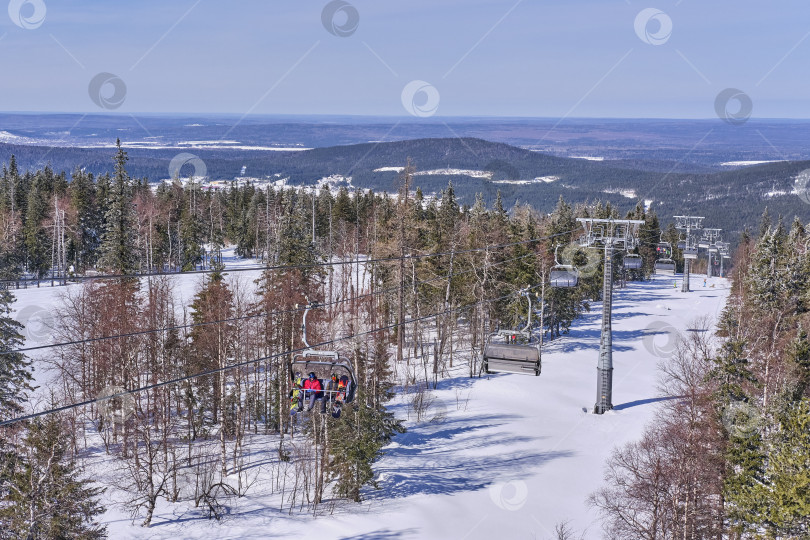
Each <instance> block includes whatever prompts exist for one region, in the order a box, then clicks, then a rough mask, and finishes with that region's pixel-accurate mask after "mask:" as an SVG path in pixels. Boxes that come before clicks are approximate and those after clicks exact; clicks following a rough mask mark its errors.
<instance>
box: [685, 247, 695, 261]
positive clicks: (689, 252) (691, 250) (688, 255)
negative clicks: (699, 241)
mask: <svg viewBox="0 0 810 540" xmlns="http://www.w3.org/2000/svg"><path fill="white" fill-rule="evenodd" d="M683 258H684V259H697V258H698V248H696V247H686V248H684V250H683Z"/></svg>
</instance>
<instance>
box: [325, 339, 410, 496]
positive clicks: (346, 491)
mask: <svg viewBox="0 0 810 540" xmlns="http://www.w3.org/2000/svg"><path fill="white" fill-rule="evenodd" d="M389 359H390V355H389V354H388V353H387V351H386V350H385V345H384V343H383V341H382V340H378V342H377V343H376V347H375V351H374V358H373V360H374V361H373V362H372V366H371V368H372V373H371V374H370V375H371V377H368V379H369V380H373V381H374V382H372V383H371V386H370V387H369V388H365V387H363V386H361V387H360V388H359V389H358V390H357V395H356V396H355V398H354V401H353V402H352V403H351V404H348V405H346V406H344V407H343V413H342V414H341V416H340V418H339V419H337V420H332V421H331V422H332V425H331V426H330V428H329V429H330V432H329V440H330V441H331V444H330V447H329V457H330V464H329V471H330V474H331V477H332V478H331V479H332V480H334V481H335V492H336V494H337V495H338V496H340V497H347V498H349V499H351V500H353V501H355V502H360V501H361V500H362V497H361V490H362V488H363V487H364V486H367V485H370V486H374V487H376V483H375V482H374V470H373V468H372V466H373V464H374V462H376V461H377V460H378V459H379V458H380V457H382V455H383V452H382V449H383V447H384V446H385V445H386V444H388V443H389V442H390V441H391V438H392V437H393V436H394V435H395V434H396V433H404V432H405V428H403V427H402V424H401V423H400V421H399V420H397V419H396V418H394V414H393V413H391V412H389V411H388V410H386V408H385V405H384V403H385V402H386V401H388V400H389V399H390V398H391V395H392V394H391V392H390V388H391V387H390V384H389V383H388V382H387V378H388V376H389V375H390V367H389ZM355 363H356V364H357V365H358V366H359V365H365V364H366V355H365V353H363V352H362V351H360V350H357V351H356V352H355Z"/></svg>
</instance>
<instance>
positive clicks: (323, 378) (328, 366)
mask: <svg viewBox="0 0 810 540" xmlns="http://www.w3.org/2000/svg"><path fill="white" fill-rule="evenodd" d="M297 307H299V306H297V305H296V308H297ZM318 307H319V306H318V303H317V302H310V301H309V299H308V298H307V304H306V307H305V309H304V316H303V321H302V323H301V332H302V339H303V341H304V346H305V347H306V349H304V350H303V351H301V352H299V353H298V354H295V355H294V356H293V359H292V362H291V363H290V366H289V368H290V376H291V377H293V378H295V375H296V374H300V376H301V377H303V378H306V377H307V374H309V373H315V377H316V378H317V379H318V380H319V381H320V383H321V388H322V389H323V390H322V391H320V392H318V394H317V395H316V396H315V399H316V400H318V399H329V400H330V401H332V402H336V399H335V398H336V397H338V396H337V393H338V392H337V390H326V386H327V383H328V382H329V381H330V379H331V377H332V375H333V374H336V375H337V376H338V378H339V379H342V378H343V377H346V379H347V380H348V383H347V384H346V390H345V397H343V399H342V401H343V402H344V403H351V402H352V401H353V400H354V396H355V393H356V391H357V376H356V375H355V373H354V369H353V368H352V363H351V362H350V361H349V360H348V359H347V358H345V357H343V356H341V355H340V353H338V352H337V351H320V350H316V349H313V348H312V346H311V345H310V344H309V342H308V341H307V314H308V313H309V310H311V309H316V308H318ZM327 394H335V395H327ZM335 407H336V408H337V410H335V408H333V412H332V414H333V416H339V414H340V408H339V405H337V404H336V406H335Z"/></svg>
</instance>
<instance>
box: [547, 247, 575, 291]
mask: <svg viewBox="0 0 810 540" xmlns="http://www.w3.org/2000/svg"><path fill="white" fill-rule="evenodd" d="M554 262H555V263H556V264H555V265H554V266H553V267H552V268H551V272H550V274H549V282H550V283H551V286H552V287H553V288H555V289H570V288H572V287H576V286H577V284H578V283H579V272H578V271H577V269H576V267H575V266H573V265H570V264H560V262H559V260H557V249H556V248H555V249H554Z"/></svg>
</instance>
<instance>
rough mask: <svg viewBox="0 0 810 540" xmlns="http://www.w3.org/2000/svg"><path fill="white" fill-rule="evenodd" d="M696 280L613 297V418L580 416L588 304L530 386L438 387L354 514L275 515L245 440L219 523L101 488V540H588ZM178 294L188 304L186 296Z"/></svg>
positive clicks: (592, 330)
mask: <svg viewBox="0 0 810 540" xmlns="http://www.w3.org/2000/svg"><path fill="white" fill-rule="evenodd" d="M186 279H188V280H196V279H197V277H193V276H189V277H188V278H186ZM703 281H704V277H703V276H700V275H698V276H695V275H693V276H692V289H693V291H692V292H690V293H682V292H680V285H681V277H680V276H677V277H676V278H675V279H673V278H671V277H670V278H664V277H659V278H655V279H654V280H653V281H651V282H644V283H629V284H628V287H627V288H626V289H617V290H614V313H613V347H614V349H613V350H614V352H613V360H614V389H613V402H614V405H615V409H614V410H612V411H610V412H608V413H606V414H605V415H603V416H597V415H594V414H590V411H591V409H592V408H593V405H594V401H595V397H596V396H595V393H596V360H597V354H598V347H599V328H600V321H601V304H600V303H594V304H593V305H592V310H591V312H590V313H587V314H585V315H584V316H583V317H582V318H581V319H579V320H578V321H576V323H575V324H574V326H573V328H572V329H571V332H570V334H569V335H567V336H565V337H563V338H561V339H558V340H555V341H553V342H551V343H547V344H546V346H545V348H544V353H543V373H542V375H541V376H539V377H531V376H521V375H492V376H486V377H484V378H481V379H469V378H467V377H465V376H464V373H466V370H467V367H466V365H463V366H461V367H459V368H458V371H457V376H454V377H451V378H449V379H445V380H443V381H440V383H439V388H438V390H436V391H435V392H434V393H433V396H434V397H435V398H436V402H435V404H434V406H433V407H432V409H431V410H430V411H429V414H428V415H427V417H426V419H423V420H422V421H421V422H416V420H415V416H414V415H413V414H411V417H410V419H409V420H407V421H406V426H407V427H408V430H409V431H408V433H406V434H403V435H399V436H397V437H396V438H395V440H394V442H392V443H391V444H390V445H389V446H388V447H387V448H386V455H385V456H384V457H383V459H382V460H380V461H379V462H378V463H377V466H376V470H377V472H378V484H379V490H374V489H368V490H367V491H366V493H365V496H366V500H365V501H364V502H363V503H360V504H355V503H350V502H345V501H340V502H338V503H337V504H336V506H335V508H334V509H333V511H332V512H331V513H328V512H327V513H325V515H319V516H317V517H313V516H312V515H311V514H304V515H301V514H296V513H295V512H293V513H292V514H290V513H289V512H288V509H287V508H284V510H281V509H280V499H279V496H278V493H272V490H271V489H269V488H268V487H267V486H266V485H264V483H263V478H262V476H261V474H262V473H261V471H262V469H261V464H262V463H263V462H268V461H272V460H277V455H276V452H275V448H274V446H273V445H272V444H268V443H267V441H266V439H262V438H260V437H259V438H256V439H254V440H253V441H252V443H251V444H252V446H251V448H252V459H254V460H255V463H256V471H257V473H256V474H257V476H256V478H257V482H256V485H255V486H254V487H253V488H252V490H251V491H250V493H248V495H246V496H245V497H242V498H239V499H237V500H236V501H235V505H234V506H233V507H232V508H231V509H230V514H229V515H228V516H226V517H225V519H224V520H223V521H221V522H219V523H217V522H215V521H209V520H207V519H206V518H205V517H203V516H202V515H201V513H200V511H199V510H198V509H195V508H193V505H192V504H190V503H188V502H182V503H177V504H168V503H166V502H165V501H162V502H161V503H160V505H159V506H158V509H157V511H156V513H155V517H154V519H153V524H152V526H151V527H150V528H148V529H144V528H141V527H140V526H139V525H138V524H139V523H140V520H136V522H135V524H133V522H132V519H131V518H130V516H129V514H128V513H127V512H126V511H125V510H124V509H123V508H122V507H120V506H119V505H116V504H115V501H116V499H117V496H116V492H115V490H114V489H113V490H110V491H108V493H107V496H105V500H104V502H105V504H106V505H107V507H108V510H107V513H106V514H105V516H104V522H105V523H107V524H108V527H109V533H110V538H116V539H118V538H154V539H159V538H172V539H180V538H189V539H191V538H223V539H224V538H228V539H237V538H257V539H258V538H289V537H295V538H300V539H308V538H312V539H319V540H322V539H325V538H363V539H372V538H374V539H378V538H379V539H400V538H402V539H408V538H440V539H448V538H452V539H463V538H485V539H493V538H494V539H496V540H498V539H501V538H506V537H509V538H538V539H551V538H553V537H554V534H553V531H554V526H555V524H556V523H558V522H561V521H569V522H570V525H571V526H572V527H573V528H574V529H575V530H576V531H577V532H578V533H581V532H584V533H585V538H588V539H597V538H601V527H600V524H599V521H598V515H597V513H596V511H595V510H593V509H590V508H589V507H588V505H587V497H588V495H589V494H590V493H591V492H593V491H594V490H595V489H596V488H598V487H599V486H600V485H601V482H602V471H603V465H604V463H605V460H606V458H607V457H608V456H609V455H610V452H611V451H612V449H613V448H614V447H615V446H617V445H621V444H624V443H626V442H628V441H632V440H635V439H637V438H639V437H640V435H641V433H642V431H643V429H644V426H645V424H647V422H649V421H650V420H651V418H652V417H653V414H654V412H655V409H656V407H657V402H658V401H660V399H659V398H658V396H659V394H658V392H657V389H656V388H657V381H658V362H659V361H665V358H666V354H667V352H668V351H669V350H670V349H669V347H671V345H672V343H673V341H672V340H673V339H674V337H675V335H676V334H677V333H686V332H687V331H688V330H689V329H690V328H692V325H693V324H694V323H695V321H696V320H697V319H698V318H700V317H704V316H709V317H711V318H713V319H716V318H717V317H718V316H719V314H720V312H721V310H722V308H723V306H724V303H725V300H726V297H727V294H728V281H727V280H725V279H721V278H712V279H709V280H708V283H707V286H705V287H704V286H703ZM673 282H675V283H676V284H677V288H674V287H673ZM182 289H183V291H184V293H183V296H185V297H186V299H188V298H189V296H188V294H189V292H190V290H189V289H188V288H187V287H185V286H184V287H183V288H182ZM53 291H54V289H50V288H49V287H48V288H43V289H29V290H28V291H15V294H17V297H18V307H24V306H26V305H29V304H32V303H37V302H38V303H40V304H45V303H46V302H47V300H48V299H49V298H48V297H47V294H48V293H50V294H51V295H52V294H53ZM407 397H408V396H402V395H400V396H398V398H397V399H396V400H395V401H394V402H393V403H392V404H391V408H392V410H393V411H394V412H395V413H396V414H397V415H398V416H399V417H400V418H406V419H407V418H408V409H409V408H408V406H407ZM584 411H587V412H584ZM300 442H302V443H303V439H302V440H301V441H300ZM89 463H90V465H89V470H91V471H93V474H94V477H97V478H106V477H107V476H108V475H110V474H113V472H114V470H112V469H113V467H114V464H113V463H111V460H110V458H109V456H105V455H103V453H98V454H97V455H93V456H91V457H90V459H89ZM325 508H326V506H324V507H322V510H323V509H325Z"/></svg>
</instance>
